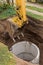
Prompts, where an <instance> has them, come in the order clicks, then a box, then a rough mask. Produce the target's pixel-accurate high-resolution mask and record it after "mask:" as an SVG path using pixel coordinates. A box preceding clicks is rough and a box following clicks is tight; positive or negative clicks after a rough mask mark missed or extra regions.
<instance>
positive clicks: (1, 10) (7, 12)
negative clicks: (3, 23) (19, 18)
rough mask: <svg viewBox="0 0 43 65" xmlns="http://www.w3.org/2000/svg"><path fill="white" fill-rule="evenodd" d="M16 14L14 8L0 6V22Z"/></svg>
mask: <svg viewBox="0 0 43 65" xmlns="http://www.w3.org/2000/svg"><path fill="white" fill-rule="evenodd" d="M15 14H16V11H15V8H14V7H12V6H10V5H4V6H0V20H1V19H6V18H8V17H10V16H13V15H15Z"/></svg>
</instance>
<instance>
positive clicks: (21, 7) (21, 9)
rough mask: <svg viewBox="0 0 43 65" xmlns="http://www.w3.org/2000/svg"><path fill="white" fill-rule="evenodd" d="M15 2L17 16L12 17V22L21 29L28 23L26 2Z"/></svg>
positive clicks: (17, 0)
mask: <svg viewBox="0 0 43 65" xmlns="http://www.w3.org/2000/svg"><path fill="white" fill-rule="evenodd" d="M15 2H16V14H17V16H14V17H12V18H11V21H12V22H13V23H14V24H15V25H17V26H18V27H19V28H21V27H22V26H23V24H24V23H25V22H27V18H26V8H25V0H16V1H15Z"/></svg>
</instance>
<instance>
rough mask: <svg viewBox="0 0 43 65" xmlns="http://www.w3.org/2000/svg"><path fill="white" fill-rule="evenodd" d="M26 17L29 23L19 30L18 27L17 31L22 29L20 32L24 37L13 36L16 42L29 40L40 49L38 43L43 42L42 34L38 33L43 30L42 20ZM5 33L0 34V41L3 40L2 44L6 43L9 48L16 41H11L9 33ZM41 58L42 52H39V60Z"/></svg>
mask: <svg viewBox="0 0 43 65" xmlns="http://www.w3.org/2000/svg"><path fill="white" fill-rule="evenodd" d="M28 19H29V24H27V25H26V24H25V25H24V26H23V27H22V28H21V30H20V29H19V32H20V31H22V33H23V34H24V37H23V36H22V35H20V39H18V38H17V37H15V40H16V43H17V42H20V41H29V42H32V43H34V44H36V45H37V46H38V47H39V48H40V50H41V47H40V44H42V43H43V35H42V34H41V33H40V30H41V31H42V32H43V27H42V26H41V25H42V24H43V21H39V20H36V19H33V18H31V17H28ZM38 31H39V32H38ZM6 35H7V36H6ZM6 35H3V34H0V41H1V42H3V43H4V44H6V45H7V46H8V48H9V50H10V48H11V47H12V45H14V44H16V43H14V42H13V40H12V39H11V38H10V36H9V34H6ZM6 37H8V38H6ZM23 54H24V53H23ZM41 59H42V52H41V57H40V60H41ZM41 62H42V61H40V64H41V65H42V63H41Z"/></svg>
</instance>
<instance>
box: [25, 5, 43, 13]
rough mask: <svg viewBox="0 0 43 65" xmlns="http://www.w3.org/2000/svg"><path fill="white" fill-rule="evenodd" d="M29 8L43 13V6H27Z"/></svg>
mask: <svg viewBox="0 0 43 65" xmlns="http://www.w3.org/2000/svg"><path fill="white" fill-rule="evenodd" d="M26 7H27V8H28V9H31V10H35V11H38V12H42V13H43V9H41V8H37V7H34V6H26Z"/></svg>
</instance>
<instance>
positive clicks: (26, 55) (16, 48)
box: [10, 41, 40, 64]
mask: <svg viewBox="0 0 43 65" xmlns="http://www.w3.org/2000/svg"><path fill="white" fill-rule="evenodd" d="M10 50H11V52H12V53H13V54H15V55H16V56H17V57H19V58H20V59H23V60H25V61H30V62H32V63H34V64H39V58H40V50H39V48H38V47H37V46H36V45H35V44H34V43H31V44H30V43H29V42H28V41H22V42H18V43H16V44H14V45H13V46H12V47H11V48H10Z"/></svg>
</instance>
